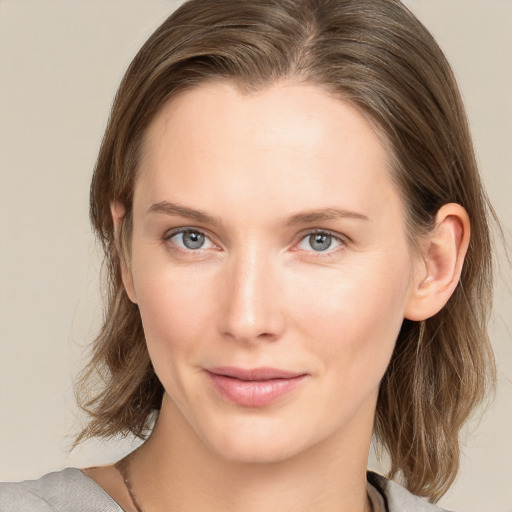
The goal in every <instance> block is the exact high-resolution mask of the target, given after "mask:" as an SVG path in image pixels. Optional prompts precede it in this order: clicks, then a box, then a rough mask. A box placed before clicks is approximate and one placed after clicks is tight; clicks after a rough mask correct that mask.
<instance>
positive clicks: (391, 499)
mask: <svg viewBox="0 0 512 512" xmlns="http://www.w3.org/2000/svg"><path fill="white" fill-rule="evenodd" d="M367 478H368V482H369V483H370V484H371V485H373V486H374V487H375V488H376V489H377V490H378V491H379V492H380V494H381V495H382V496H383V498H384V501H385V502H386V507H387V510H388V512H413V511H414V512H449V511H448V510H445V509H444V508H441V507H439V506H437V505H434V504H432V503H429V502H428V501H425V500H424V499H423V498H419V497H418V496H415V495H414V494H412V493H410V492H409V491H408V490H407V489H405V488H404V487H402V486H401V485H399V484H397V483H396V482H393V481H392V480H388V479H387V478H384V477H383V476H381V475H378V474H377V473H373V472H371V471H368V474H367Z"/></svg>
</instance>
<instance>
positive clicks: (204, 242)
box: [165, 228, 214, 251]
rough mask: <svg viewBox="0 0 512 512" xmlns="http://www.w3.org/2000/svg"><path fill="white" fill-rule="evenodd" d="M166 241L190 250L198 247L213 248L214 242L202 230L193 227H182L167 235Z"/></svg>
mask: <svg viewBox="0 0 512 512" xmlns="http://www.w3.org/2000/svg"><path fill="white" fill-rule="evenodd" d="M165 240H166V241H170V242H171V243H172V244H173V245H175V246H176V247H179V248H180V249H185V250H189V251H196V250H198V249H211V248H212V247H214V244H213V242H212V241H211V240H210V239H209V238H208V236H206V235H205V234H204V233H203V232H202V231H199V230H197V229H192V228H181V229H179V230H175V231H172V232H171V233H170V234H168V235H166V237H165Z"/></svg>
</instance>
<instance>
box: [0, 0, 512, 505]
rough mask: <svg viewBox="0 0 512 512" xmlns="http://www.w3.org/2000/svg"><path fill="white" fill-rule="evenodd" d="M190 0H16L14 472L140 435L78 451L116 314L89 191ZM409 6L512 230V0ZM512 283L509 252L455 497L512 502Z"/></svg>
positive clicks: (0, 72)
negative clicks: (487, 379) (107, 308)
mask: <svg viewBox="0 0 512 512" xmlns="http://www.w3.org/2000/svg"><path fill="white" fill-rule="evenodd" d="M179 3H180V2H176V1H175V2H172V1H163V0H145V1H142V0H124V1H121V0H103V1H100V0H60V1H57V0H44V1H43V0H0V301H1V302H0V329H1V331H0V343H1V345H0V393H1V394H0V415H1V418H0V479H2V480H11V479H24V478H34V477H37V476H39V475H41V474H43V473H45V472H48V471H51V470H56V469H60V468H62V467H65V466H85V465H91V464H99V463H105V462H109V461H112V460H115V459H117V458H119V457H120V456H121V455H123V454H124V453H125V452H126V451H127V450H129V449H130V448H131V446H132V445H131V441H130V440H125V441H123V442H111V443H101V442H89V443H86V444H84V445H83V446H82V447H81V448H80V449H78V450H75V451H74V452H73V453H71V454H69V455H68V453H67V450H68V448H69V446H70V443H71V437H69V436H70V434H72V433H73V432H76V430H77V428H78V426H79V423H78V419H77V412H76V409H75V405H74V396H73V390H72V379H73V376H74V375H75V374H76V372H77V370H78V369H79V368H81V367H82V365H83V364H84V361H85V358H86V354H87V349H86V347H87V344H88V342H89V341H90V340H91V339H92V337H93V335H94V333H95V331H96V329H97V328H98V326H99V322H100V320H101V299H100V295H99V291H98V290H99V278H98V274H99V266H100V263H99V262H100V259H99V256H98V252H97V248H96V245H95V243H94V241H93V239H92V236H91V231H90V227H89V224H88V187H89V180H90V177H91V172H92V168H93V165H94V160H95V156H96V153H97V150H98V147H99V143H100V139H101V136H102V132H103V129H104V127H105V123H106V120H107V115H108V111H109V107H110V103H111V100H112V98H113V95H114V93H115V90H116V87H117V84H118V82H119V80H120V78H121V76H122V73H123V72H124V70H125V68H126V66H127V65H128V63H129V61H130V59H131V58H132V57H133V56H134V54H135V53H136V51H137V49H138V48H139V47H140V45H141V44H142V43H143V41H144V40H145V39H146V38H147V37H148V36H149V35H150V33H151V32H152V31H153V30H154V29H155V28H156V27H157V26H158V25H159V23H160V22H161V21H163V19H164V18H165V17H166V16H167V15H168V14H169V13H170V12H171V11H172V9H173V8H174V7H175V6H177V5H178V4H179ZM406 3H407V5H409V6H410V7H411V9H412V10H413V11H414V12H415V13H416V14H417V15H418V16H419V18H420V19H421V20H422V21H423V22H424V23H425V24H426V25H427V27H428V28H429V29H430V30H431V31H432V32H433V33H434V35H435V36H436V37H437V39H438V41H439V43H440V44H441V46H442V48H443V49H444V50H445V52H446V53H447V56H448V58H449V60H450V62H451V63H452V65H453V67H454V69H455V72H456V75H457V76H458V78H459V81H460V86H461V89H462V92H463V96H464V98H465V101H466V105H467V109H468V114H469V118H470V122H471V125H472V128H473V134H474V139H475V145H476V150H477V154H478V157H479V161H480V164H481V169H482V173H483V176H484V180H485V182H486V184H487V187H488V192H489V195H490V197H491V200H492V202H493V203H494V205H495V208H496V210H497V212H498V214H499V215H500V217H501V219H502V221H503V223H504V225H505V227H506V229H508V230H509V233H510V230H511V228H512V201H511V194H512V148H511V147H512V97H511V96H512V95H511V91H512V58H511V52H512V1H510V0H479V1H471V0H408V1H407V2H406ZM508 236H510V235H508ZM509 240H510V239H509ZM507 283H508V284H507ZM511 283H512V280H511V279H510V269H509V267H508V266H507V264H505V263H504V264H503V266H502V273H501V274H500V275H499V276H498V284H499V286H498V290H497V294H496V298H497V307H496V313H495V321H494V323H493V327H492V332H493V343H494V346H495V348H496V354H497V358H498V366H499V388H498V394H497V399H496V401H495V403H494V404H493V405H492V406H491V407H490V408H489V410H488V411H487V413H486V415H485V416H484V417H483V419H482V420H481V421H480V422H479V424H477V422H473V424H472V425H471V428H470V429H469V430H470V431H471V432H470V435H469V436H468V438H467V441H466V443H465V444H466V448H465V456H464V459H463V464H462V469H461V473H460V476H459V478H458V480H457V482H456V484H455V485H454V487H453V488H452V490H451V491H450V492H449V494H448V495H447V496H446V497H445V498H444V499H443V500H442V501H441V503H442V504H444V506H446V507H447V508H452V509H456V510H460V511H467V512H476V511H479V512H481V511H484V510H485V511H487V512H505V511H512V497H511V496H510V490H509V487H508V482H509V481H510V478H511V477H512V439H511V438H512V436H511V435H510V430H511V428H510V425H511V423H512V407H511V406H512V335H511V331H512V321H511V317H512V300H511V292H510V288H511V286H512V284H511ZM370 464H371V466H372V467H374V468H377V469H379V465H378V462H377V461H375V460H374V458H373V457H372V458H371V461H370ZM381 469H384V468H381Z"/></svg>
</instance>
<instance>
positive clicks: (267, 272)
mask: <svg viewBox="0 0 512 512" xmlns="http://www.w3.org/2000/svg"><path fill="white" fill-rule="evenodd" d="M276 266H277V264H276V263H275V262H273V261H271V258H270V257H269V256H268V254H265V252H264V251H263V250H256V249H253V250H246V251H244V253H243V254H239V255H237V256H236V257H233V258H232V259H231V261H230V262H229V263H228V264H227V268H226V273H225V274H224V276H223V277H224V283H223V286H225V288H224V293H223V301H222V306H221V312H220V328H221V331H222V334H223V335H224V336H225V337H226V336H227V337H230V338H232V339H234V340H237V341H239V342H243V343H252V342H261V341H263V340H268V341H275V340H277V339H279V337H280V336H281V335H282V333H283V330H284V327H285V318H284V312H283V309H282V306H283V304H282V299H283V296H282V294H281V287H280V279H279V276H278V274H279V272H278V270H277V269H276Z"/></svg>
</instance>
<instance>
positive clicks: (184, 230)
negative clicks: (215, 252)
mask: <svg viewBox="0 0 512 512" xmlns="http://www.w3.org/2000/svg"><path fill="white" fill-rule="evenodd" d="M190 231H192V232H196V233H201V234H202V235H204V237H205V238H206V239H208V240H209V241H210V243H211V244H212V245H213V246H214V247H216V248H218V247H219V246H218V244H216V243H215V242H214V241H213V240H212V237H211V236H210V235H209V234H208V232H207V231H206V230H204V229H202V228H196V227H194V226H180V227H178V228H172V229H169V230H168V231H166V232H165V234H164V235H163V237H162V240H163V241H164V242H165V243H170V244H172V249H173V250H177V251H181V252H184V253H188V254H195V253H201V252H202V251H205V250H208V249H210V248H207V249H203V248H202V247H201V248H199V249H187V248H186V247H180V246H178V245H176V244H175V243H173V242H172V240H171V239H172V238H173V237H175V236H176V235H179V234H180V233H187V232H190Z"/></svg>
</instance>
